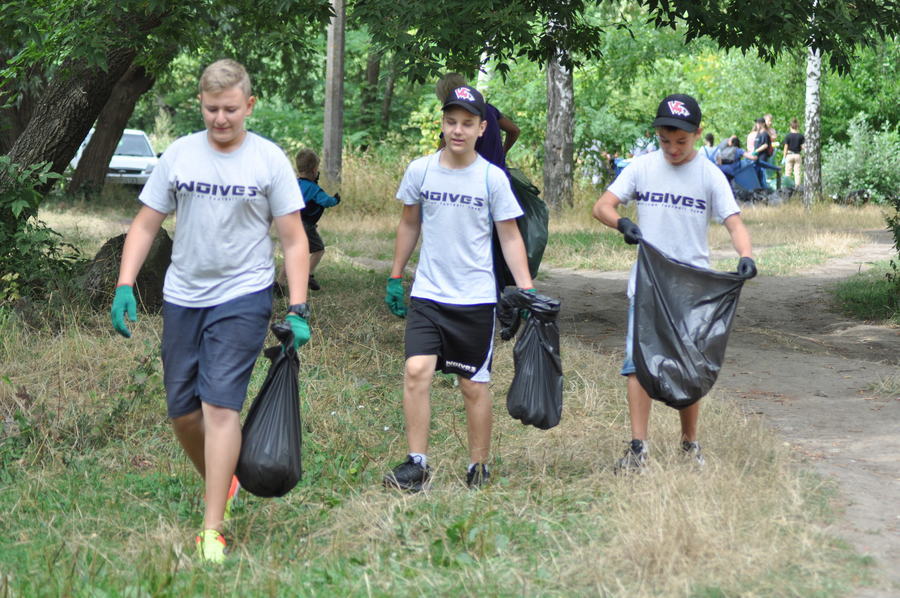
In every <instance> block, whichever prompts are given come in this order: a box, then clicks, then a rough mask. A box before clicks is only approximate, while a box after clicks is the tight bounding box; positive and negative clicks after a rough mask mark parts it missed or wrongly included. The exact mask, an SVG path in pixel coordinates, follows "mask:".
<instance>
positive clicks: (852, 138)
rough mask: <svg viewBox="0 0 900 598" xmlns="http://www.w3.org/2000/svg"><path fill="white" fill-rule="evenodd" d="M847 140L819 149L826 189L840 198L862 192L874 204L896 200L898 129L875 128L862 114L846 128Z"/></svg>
mask: <svg viewBox="0 0 900 598" xmlns="http://www.w3.org/2000/svg"><path fill="white" fill-rule="evenodd" d="M847 135H848V136H849V141H848V142H847V143H845V144H844V143H831V144H829V145H828V146H827V147H825V148H824V150H823V151H822V181H823V184H824V188H825V192H826V193H827V194H829V195H830V196H831V197H833V198H835V199H838V200H843V198H845V197H846V196H847V195H848V194H849V193H852V192H856V191H865V192H867V194H868V196H869V197H870V198H871V201H873V202H875V203H886V202H890V201H893V200H895V199H896V198H897V197H898V194H900V131H898V130H897V129H881V130H877V129H874V128H873V127H872V126H871V125H870V124H869V120H868V116H867V115H866V114H864V113H860V114H857V115H856V116H854V117H853V118H852V119H851V120H850V123H849V126H848V128H847Z"/></svg>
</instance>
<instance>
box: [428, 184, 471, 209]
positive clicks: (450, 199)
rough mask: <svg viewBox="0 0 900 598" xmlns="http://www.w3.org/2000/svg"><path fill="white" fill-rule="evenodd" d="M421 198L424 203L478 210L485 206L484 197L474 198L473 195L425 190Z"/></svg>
mask: <svg viewBox="0 0 900 598" xmlns="http://www.w3.org/2000/svg"><path fill="white" fill-rule="evenodd" d="M419 196H420V197H421V198H422V199H423V200H424V201H431V202H435V203H444V204H448V205H454V206H465V207H468V208H472V209H476V210H477V209H478V208H481V207H482V206H484V198H483V197H473V196H471V195H463V194H461V193H449V192H447V191H428V190H426V189H423V190H422V191H420V192H419Z"/></svg>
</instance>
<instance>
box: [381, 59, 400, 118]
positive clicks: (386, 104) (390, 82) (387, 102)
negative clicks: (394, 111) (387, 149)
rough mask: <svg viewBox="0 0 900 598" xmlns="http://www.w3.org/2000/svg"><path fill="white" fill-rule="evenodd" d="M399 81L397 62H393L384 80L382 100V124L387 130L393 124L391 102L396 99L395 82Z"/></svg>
mask: <svg viewBox="0 0 900 598" xmlns="http://www.w3.org/2000/svg"><path fill="white" fill-rule="evenodd" d="M396 82H397V64H396V63H394V62H391V68H390V69H388V76H387V80H386V81H385V82H384V98H383V99H382V101H381V126H382V127H384V129H385V130H387V128H388V127H389V126H390V124H391V104H392V103H393V101H394V84H395V83H396Z"/></svg>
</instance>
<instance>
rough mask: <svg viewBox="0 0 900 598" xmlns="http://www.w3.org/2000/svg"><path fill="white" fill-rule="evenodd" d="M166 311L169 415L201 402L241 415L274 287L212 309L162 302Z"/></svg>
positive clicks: (164, 346)
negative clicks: (231, 410) (239, 412)
mask: <svg viewBox="0 0 900 598" xmlns="http://www.w3.org/2000/svg"><path fill="white" fill-rule="evenodd" d="M162 311H163V340H162V361H163V382H164V384H165V386H166V401H167V403H168V413H169V417H170V418H176V417H181V416H182V415H187V414H188V413H192V412H194V411H196V410H197V409H200V403H201V402H202V403H209V404H210V405H215V406H217V407H226V408H228V409H234V410H235V411H240V410H241V408H242V407H243V405H244V398H245V397H246V395H247V385H248V384H249V383H250V374H252V373H253V366H254V364H255V363H256V358H257V357H259V353H260V351H261V350H262V347H263V343H264V342H265V340H266V333H267V331H268V327H269V319H270V318H271V317H272V287H269V288H267V289H263V290H262V291H257V292H255V293H250V294H249V295H244V296H242V297H238V298H236V299H232V300H231V301H227V302H225V303H223V304H221V305H215V306H213V307H182V306H180V305H175V304H174V303H169V302H163V310H162Z"/></svg>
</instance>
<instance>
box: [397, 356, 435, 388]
mask: <svg viewBox="0 0 900 598" xmlns="http://www.w3.org/2000/svg"><path fill="white" fill-rule="evenodd" d="M428 357H430V356H415V357H410V358H409V359H407V360H406V369H405V372H404V373H405V377H406V380H407V381H408V382H411V383H424V382H428V381H430V380H431V377H432V376H434V367H435V363H434V359H433V358H431V359H429V358H428Z"/></svg>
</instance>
